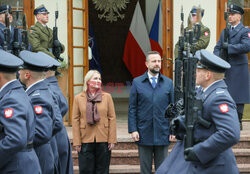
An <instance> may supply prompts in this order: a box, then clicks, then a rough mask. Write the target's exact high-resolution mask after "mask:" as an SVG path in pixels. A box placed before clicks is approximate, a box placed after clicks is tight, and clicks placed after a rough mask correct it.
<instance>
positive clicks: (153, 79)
mask: <svg viewBox="0 0 250 174" xmlns="http://www.w3.org/2000/svg"><path fill="white" fill-rule="evenodd" d="M151 79H152V86H153V88H155V87H156V77H151Z"/></svg>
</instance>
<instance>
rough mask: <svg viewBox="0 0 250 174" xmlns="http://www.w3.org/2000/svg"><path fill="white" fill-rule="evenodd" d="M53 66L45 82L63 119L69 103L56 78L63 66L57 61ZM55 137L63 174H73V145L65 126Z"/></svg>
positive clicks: (54, 61)
mask: <svg viewBox="0 0 250 174" xmlns="http://www.w3.org/2000/svg"><path fill="white" fill-rule="evenodd" d="M52 65H53V66H51V67H50V68H49V70H48V72H47V78H46V79H45V80H44V81H45V82H47V84H48V86H49V88H50V90H51V91H52V92H53V94H54V95H55V97H56V100H57V103H58V104H59V108H60V113H61V117H62V118H63V117H64V116H65V114H66V113H67V111H68V103H67V100H66V98H65V97H64V95H63V93H62V91H61V89H60V87H59V85H58V81H57V78H56V76H55V74H56V71H57V67H59V66H61V64H60V63H59V62H58V61H57V60H55V59H53V64H52ZM62 124H63V123H62ZM55 137H56V142H57V147H58V151H59V159H60V166H61V169H62V174H73V160H72V153H71V144H70V141H69V138H68V134H67V130H66V128H65V126H63V128H62V130H61V131H60V132H58V133H57V134H56V135H55Z"/></svg>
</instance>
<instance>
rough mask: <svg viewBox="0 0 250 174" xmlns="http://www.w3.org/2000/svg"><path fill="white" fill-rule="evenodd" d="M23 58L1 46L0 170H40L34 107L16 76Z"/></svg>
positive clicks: (31, 173)
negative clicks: (36, 146)
mask: <svg viewBox="0 0 250 174" xmlns="http://www.w3.org/2000/svg"><path fill="white" fill-rule="evenodd" d="M22 64H23V61H22V60H20V59H19V58H17V57H16V56H14V55H12V54H10V53H7V52H5V51H3V50H0V112H1V116H0V161H1V162H0V173H1V174H7V173H18V174H41V169H40V165H39V161H38V158H37V156H36V153H35V151H34V149H33V137H34V132H35V130H34V129H35V120H34V111H33V107H32V105H31V103H30V100H29V97H28V96H27V94H26V93H25V91H24V89H23V87H22V85H21V84H20V82H19V81H18V80H16V71H17V70H18V67H19V66H20V65H22Z"/></svg>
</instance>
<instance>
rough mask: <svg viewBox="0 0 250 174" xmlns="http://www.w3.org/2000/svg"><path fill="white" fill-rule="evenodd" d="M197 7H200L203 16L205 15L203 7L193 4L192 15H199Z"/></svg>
mask: <svg viewBox="0 0 250 174" xmlns="http://www.w3.org/2000/svg"><path fill="white" fill-rule="evenodd" d="M197 9H200V11H201V16H203V15H204V11H205V10H204V9H203V8H200V7H197V6H193V7H192V9H191V11H190V13H191V14H192V15H197Z"/></svg>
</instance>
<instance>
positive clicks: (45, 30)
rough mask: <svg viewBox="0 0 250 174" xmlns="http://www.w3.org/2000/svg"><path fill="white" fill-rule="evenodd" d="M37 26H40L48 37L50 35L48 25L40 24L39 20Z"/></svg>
mask: <svg viewBox="0 0 250 174" xmlns="http://www.w3.org/2000/svg"><path fill="white" fill-rule="evenodd" d="M37 26H38V27H39V28H40V30H41V31H42V32H43V33H44V34H46V35H47V36H48V37H49V36H50V32H49V29H48V27H47V26H46V27H44V26H43V25H42V24H40V23H39V22H37Z"/></svg>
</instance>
